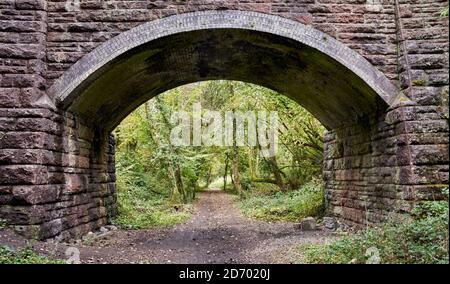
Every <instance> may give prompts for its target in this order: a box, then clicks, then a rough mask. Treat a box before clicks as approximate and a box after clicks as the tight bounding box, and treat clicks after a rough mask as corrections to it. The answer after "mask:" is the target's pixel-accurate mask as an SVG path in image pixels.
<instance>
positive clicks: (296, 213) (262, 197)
mask: <svg viewBox="0 0 450 284" xmlns="http://www.w3.org/2000/svg"><path fill="white" fill-rule="evenodd" d="M239 206H240V208H241V209H242V211H243V212H244V214H245V215H247V216H249V217H253V218H256V219H261V220H266V221H293V222H296V221H299V220H300V219H301V218H304V217H307V216H320V215H321V214H322V213H323V209H324V207H323V206H324V189H323V185H322V184H321V183H320V182H319V181H317V180H312V181H310V182H308V183H307V184H305V185H303V186H301V187H300V188H299V189H298V190H294V191H289V192H280V191H275V192H274V191H267V190H260V191H257V192H255V193H254V194H253V195H251V196H249V197H248V198H246V199H244V200H242V201H241V202H240V203H239Z"/></svg>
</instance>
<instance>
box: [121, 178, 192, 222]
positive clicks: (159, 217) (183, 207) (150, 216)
mask: <svg viewBox="0 0 450 284" xmlns="http://www.w3.org/2000/svg"><path fill="white" fill-rule="evenodd" d="M117 189H118V190H117V200H118V206H119V215H118V216H117V217H116V218H115V219H114V220H113V223H114V224H115V225H117V226H119V227H122V228H124V229H146V228H150V227H168V226H172V225H175V224H179V223H182V222H184V221H185V220H187V219H189V218H190V217H191V215H192V213H193V206H192V205H189V204H181V203H171V202H170V201H169V198H168V197H166V196H164V195H160V194H157V193H155V192H152V191H150V190H149V189H148V188H147V187H145V186H130V185H128V186H127V185H125V184H123V183H121V182H119V183H117Z"/></svg>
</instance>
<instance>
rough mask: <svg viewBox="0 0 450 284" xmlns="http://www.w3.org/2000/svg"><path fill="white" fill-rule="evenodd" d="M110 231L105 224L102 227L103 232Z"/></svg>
mask: <svg viewBox="0 0 450 284" xmlns="http://www.w3.org/2000/svg"><path fill="white" fill-rule="evenodd" d="M108 231H109V230H108V228H106V227H105V226H103V227H101V228H100V232H102V233H106V232H108Z"/></svg>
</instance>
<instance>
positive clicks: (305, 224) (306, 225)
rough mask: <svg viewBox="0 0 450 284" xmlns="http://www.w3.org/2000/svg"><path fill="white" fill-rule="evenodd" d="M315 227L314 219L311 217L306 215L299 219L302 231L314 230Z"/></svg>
mask: <svg viewBox="0 0 450 284" xmlns="http://www.w3.org/2000/svg"><path fill="white" fill-rule="evenodd" d="M316 227H317V224H316V219H314V218H313V217H306V218H303V219H302V220H301V221H300V229H301V230H304V231H314V230H315V229H316Z"/></svg>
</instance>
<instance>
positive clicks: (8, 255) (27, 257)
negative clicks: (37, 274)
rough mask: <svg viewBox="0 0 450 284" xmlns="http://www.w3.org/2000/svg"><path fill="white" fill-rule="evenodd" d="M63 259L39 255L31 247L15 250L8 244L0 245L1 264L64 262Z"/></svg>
mask: <svg viewBox="0 0 450 284" xmlns="http://www.w3.org/2000/svg"><path fill="white" fill-rule="evenodd" d="M63 263H64V261H63V260H55V259H50V258H48V257H45V256H41V255H38V254H37V253H36V252H34V251H33V250H32V249H30V248H25V249H22V250H18V251H14V250H12V249H11V248H9V247H8V246H0V264H63Z"/></svg>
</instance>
